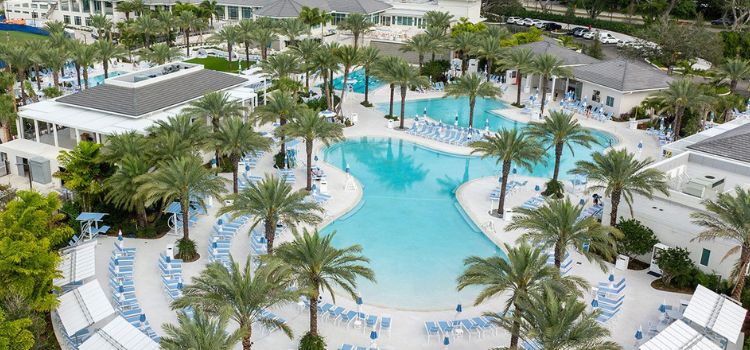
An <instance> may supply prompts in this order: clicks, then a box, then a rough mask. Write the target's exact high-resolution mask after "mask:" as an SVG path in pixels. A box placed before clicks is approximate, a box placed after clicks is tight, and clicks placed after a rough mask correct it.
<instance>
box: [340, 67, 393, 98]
mask: <svg viewBox="0 0 750 350" xmlns="http://www.w3.org/2000/svg"><path fill="white" fill-rule="evenodd" d="M353 81H355V82H354V83H352V82H353ZM346 84H347V85H351V86H352V88H353V89H354V92H356V93H360V94H364V93H365V70H364V69H358V70H355V71H353V72H351V73H349V79H348V80H347V81H346ZM343 85H344V77H343V76H340V77H338V78H336V79H333V88H334V89H336V90H341V87H342V86H343ZM369 85H370V88H369V89H370V92H372V91H373V90H375V89H377V88H379V87H381V86H382V85H383V82H381V81H380V80H378V79H377V78H375V77H373V76H372V75H371V76H370V80H369Z"/></svg>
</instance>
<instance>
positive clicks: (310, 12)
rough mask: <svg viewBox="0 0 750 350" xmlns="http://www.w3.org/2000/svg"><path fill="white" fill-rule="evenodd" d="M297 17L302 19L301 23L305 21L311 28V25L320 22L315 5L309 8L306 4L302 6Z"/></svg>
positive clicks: (318, 12)
mask: <svg viewBox="0 0 750 350" xmlns="http://www.w3.org/2000/svg"><path fill="white" fill-rule="evenodd" d="M298 18H299V19H300V20H301V21H302V23H305V24H306V25H307V26H308V28H310V29H312V27H314V26H316V25H318V24H320V22H321V17H320V9H319V8H317V7H314V8H310V7H307V6H302V9H301V10H300V12H299V17H298ZM321 34H322V31H321ZM322 38H323V37H322V36H321V39H322Z"/></svg>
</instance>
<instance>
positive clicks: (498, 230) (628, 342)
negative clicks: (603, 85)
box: [96, 87, 689, 350]
mask: <svg viewBox="0 0 750 350" xmlns="http://www.w3.org/2000/svg"><path fill="white" fill-rule="evenodd" d="M514 91H515V90H514V87H511V88H510V89H509V92H514ZM442 95H443V93H441V92H426V93H414V92H409V94H408V95H407V100H411V99H417V98H437V97H442ZM509 95H514V94H510V93H509ZM396 96H397V102H396V104H395V106H394V107H395V108H396V110H397V111H398V107H397V106H398V92H397V93H396ZM362 99H363V96H362V95H361V94H357V93H353V94H352V93H348V94H347V97H346V100H345V101H344V106H343V112H344V114H345V115H350V114H351V113H357V114H358V116H359V123H358V124H357V125H355V126H353V127H349V128H346V129H345V136H346V137H347V138H358V137H363V136H369V137H393V138H400V139H404V140H407V141H411V142H415V143H418V144H421V145H424V146H427V147H430V148H433V149H436V150H439V151H444V152H452V153H457V154H469V153H470V149H469V148H467V147H458V146H452V145H447V144H443V143H439V142H437V141H432V140H427V139H424V138H421V137H418V136H413V135H408V134H406V133H404V132H403V131H398V130H394V129H389V128H387V127H386V125H387V121H386V119H384V118H383V113H381V112H380V111H378V110H377V109H376V108H375V107H372V108H365V107H363V106H362V105H360V103H359V102H360V101H362ZM370 101H371V102H373V103H378V102H387V101H388V88H387V87H383V88H380V89H377V90H375V91H374V92H372V94H371V96H370ZM510 108H511V109H506V110H503V111H501V114H503V115H505V116H506V117H508V118H511V119H514V120H519V121H522V122H528V121H529V116H527V115H522V114H521V113H520V112H518V110H515V109H513V108H512V107H510ZM406 123H407V127H408V126H409V125H410V123H411V120H407V121H406ZM581 124H582V125H584V126H586V127H592V128H596V129H601V130H604V131H607V132H609V133H612V134H614V135H617V136H618V138H619V139H620V142H619V143H618V144H617V145H616V146H615V147H626V148H628V149H630V150H635V147H636V144H637V143H638V142H639V141H641V140H642V141H643V142H644V144H645V147H644V156H652V157H656V155H657V152H658V145H657V144H656V141H655V140H653V139H652V138H650V137H648V136H646V135H645V132H642V131H634V130H629V129H627V127H626V125H625V124H626V123H615V122H606V123H600V122H597V121H594V120H590V119H586V118H583V119H581ZM321 147H322V146H321V145H320V144H317V145H316V152H315V154H318V155H320V154H321V153H320V148H321ZM272 153H274V152H268V153H267V154H266V155H265V156H264V157H263V158H262V159H260V161H259V162H258V167H257V168H256V169H254V170H253V175H261V174H263V173H272V174H275V171H274V169H273V168H272V159H271V154H272ZM320 158H322V157H320ZM319 165H320V166H322V167H323V168H324V170H325V171H326V173H327V174H328V184H329V185H328V187H329V192H330V193H331V194H332V195H333V199H332V200H330V201H328V203H326V204H325V206H324V207H325V209H326V217H325V221H326V222H329V221H330V220H334V219H335V218H336V217H338V216H340V215H343V214H345V213H346V212H348V211H349V210H350V209H352V208H353V207H355V206H356V205H357V203H358V202H359V200H360V198H361V196H362V192H361V188H360V186H359V185H358V184H357V186H356V189H355V190H346V189H345V188H344V184H345V183H346V174H344V172H342V171H341V170H339V169H337V168H335V167H333V166H331V165H329V164H325V163H324V162H322V161H321V162H320V164H319ZM294 172H295V175H296V177H297V183H296V184H295V188H302V187H303V186H304V183H305V181H304V180H305V172H304V168H298V169H295V170H294ZM223 176H225V177H227V178H229V175H228V174H223ZM528 180H529V182H530V183H529V185H527V186H526V187H524V188H523V189H521V190H519V191H517V192H516V193H514V194H512V195H511V196H510V197H509V199H508V206H509V207H512V206H516V205H519V204H521V203H522V202H523V201H525V200H526V199H528V198H530V197H531V196H533V195H534V193H533V192H534V191H533V184H535V183H540V184H541V183H543V182H544V181H545V179H540V178H528ZM496 186H497V182H496V179H495V178H494V177H486V178H480V179H476V180H473V181H470V182H469V183H466V184H463V185H462V186H461V187H460V189H459V190H458V193H457V198H458V201H459V202H460V204H461V205H462V206H463V208H464V209H465V211H466V212H467V213H468V215H469V216H470V217H471V218H472V219H473V220H474V221H475V222H476V224H477V226H480V227H482V229H483V231H484V232H485V234H487V235H488V237H489V238H490V239H492V240H493V241H494V242H495V243H497V244H503V243H508V244H511V245H512V244H514V242H515V240H516V239H517V237H518V236H519V235H520V233H519V232H506V231H505V229H504V227H505V224H506V222H504V221H503V220H500V219H497V218H494V217H491V216H490V215H489V214H488V210H489V208H490V202H489V199H488V198H487V193H488V192H489V191H490V190H491V189H492V188H494V187H496ZM227 188H231V187H230V186H228V187H227ZM213 202H214V203H213V206H212V207H211V208H209V210H208V213H207V215H202V216H200V219H199V220H198V221H197V223H196V224H195V225H194V226H193V227H191V238H192V239H194V240H195V241H196V242H197V249H198V252H199V253H200V254H201V258H200V259H199V260H198V261H196V262H193V263H189V264H184V266H183V274H184V277H185V278H186V280H187V283H189V279H190V278H191V277H193V276H196V275H198V274H199V273H200V271H201V270H202V269H203V268H204V267H205V265H206V263H207V245H208V243H207V241H208V237H209V235H210V232H211V226H212V225H213V223H214V222H215V220H216V217H215V214H216V211H217V210H218V206H219V205H220V202H219V201H218V200H214V201H213ZM488 222H492V226H493V227H494V230H490V229H489V226H488V224H487V223H488ZM324 224H325V223H324ZM324 224H323V225H324ZM319 227H322V225H320V226H319ZM243 231H244V232H246V231H247V228H243ZM177 238H178V237H177V236H171V235H167V236H164V237H162V238H159V239H153V240H143V239H130V238H128V239H126V240H125V244H126V245H127V246H130V247H136V248H137V252H136V264H135V270H136V273H135V286H136V295H137V298H138V301H139V303H140V304H141V307H142V308H143V310H144V312H145V314H146V316H147V319H148V320H149V322H150V323H151V326H152V327H153V328H154V330H156V332H157V333H158V334H160V335H163V334H164V333H163V331H162V329H161V326H162V325H163V324H165V323H175V322H176V315H175V313H174V312H173V311H171V310H170V308H169V305H168V302H167V298H166V296H165V295H164V293H163V291H162V290H161V281H160V276H159V272H158V269H157V260H158V256H159V253H160V252H161V251H163V249H164V248H165V247H166V246H167V245H168V244H171V243H173V242H174V241H175V240H176V239H177ZM290 239H291V235H290V234H288V233H287V234H284V235H282V236H281V237H280V239H279V240H278V241H280V242H283V241H287V240H290ZM113 243H114V238H112V237H100V238H99V243H98V245H97V251H96V254H97V255H96V259H97V266H99V267H100V268H98V269H97V273H96V277H97V279H98V280H99V282H100V283H101V285H102V286H103V287H104V289H105V291H107V294H109V291H108V287H107V286H108V272H107V269H106V267H105V266H106V265H107V261H108V259H109V257H110V254H111V251H112V247H113ZM248 247H249V238H248V236H247V235H246V234H243V233H239V234H237V235H236V236H235V238H234V240H233V242H232V247H231V252H232V255H233V256H234V258H235V259H236V260H237V261H239V262H241V263H244V261H245V259H246V258H247V256H248V255H249V249H248ZM572 257H573V259H574V261H575V262H576V265H575V267H574V268H573V272H572V273H573V274H574V275H578V276H581V277H584V278H585V279H586V280H588V281H589V282H590V283H591V284H594V285H595V284H596V283H598V282H601V281H605V280H606V276H607V274H608V272H603V271H601V270H600V269H599V267H598V266H596V265H594V264H591V263H589V262H587V261H586V260H585V259H584V258H582V257H581V256H578V255H577V254H572ZM610 269H612V267H610ZM616 275H617V276H618V277H619V276H624V277H626V278H627V284H628V287H627V289H626V293H627V296H626V298H625V304H624V306H623V310H622V313H621V315H620V316H619V317H617V318H615V319H614V320H612V321H611V323H610V324H609V326H610V327H614V328H612V335H613V339H614V340H616V341H618V342H619V343H621V344H623V345H624V346H625V347H626V348H632V346H633V341H632V336H633V333H634V332H635V330H636V329H637V328H638V326H639V325H642V326H643V327H644V328H645V327H647V323H648V321H649V320H655V319H656V318H657V316H658V311H657V307H658V304H659V303H661V302H662V301H664V300H666V301H667V302H668V303H672V304H677V303H678V301H679V299H683V298H686V296H685V295H682V294H676V293H666V292H660V291H656V290H653V289H651V288H650V286H649V283H650V282H651V281H652V280H653V279H654V278H653V277H651V276H649V275H647V274H646V273H645V272H644V271H617V273H616ZM586 298H587V299H586V301H587V302H588V301H590V295H588V294H587V295H586ZM688 298H689V297H688ZM324 300H325V301H331V296H326V297H325V298H324ZM504 302H505V298H503V297H498V298H494V299H492V300H489V301H487V302H485V303H484V304H482V305H480V306H471V305H464V311H463V313H462V315H461V317H472V316H479V315H480V314H481V313H482V312H484V311H487V310H495V311H499V310H501V309H502V307H503V304H504ZM336 304H337V305H340V306H343V307H346V308H348V309H356V305H355V303H354V301H352V300H351V299H350V298H347V297H343V296H337V298H336ZM362 310H363V312H365V313H368V314H369V313H374V314H377V315H380V316H382V315H390V316H391V317H392V318H393V330H392V334H391V335H390V337H389V336H388V335H387V334H381V335H380V339H379V341H378V345H379V346H380V348H382V349H415V350H421V349H425V350H426V349H436V348H438V347H439V348H442V345H438V344H441V339H442V338H440V339H435V338H433V339H431V342H430V344H428V343H427V342H426V336H425V331H424V321H427V320H453V319H454V318H456V314H455V311H452V310H445V311H409V310H396V309H387V308H378V307H374V306H371V305H367V301H366V300H365V305H364V306H363V307H362ZM274 312H275V313H277V314H278V315H280V316H281V317H283V318H285V319H287V320H288V322H289V325H290V326H291V328H292V330H293V331H294V334H295V338H294V339H292V340H290V339H288V338H287V337H286V336H284V335H283V334H282V333H280V332H274V333H271V334H267V333H264V332H262V331H260V330H258V329H255V330H254V336H253V342H254V345H255V346H254V348H255V349H269V350H271V349H273V350H276V349H293V348H296V344H297V342H298V339H299V337H300V336H302V335H303V334H304V333H305V331H306V330H307V326H308V314H307V312H306V311H304V310H300V309H299V308H298V306H297V305H296V304H291V305H287V306H284V307H281V308H279V309H277V310H274ZM319 324H320V332H321V334H322V335H323V336H325V338H326V341H327V343H328V345H329V347H328V348H329V349H338V348H339V346H340V345H341V344H342V343H349V344H354V345H360V346H368V345H369V344H370V340H369V337H368V336H369V331H368V330H363V329H352V328H346V327H343V326H337V325H333V324H332V323H330V322H328V321H325V320H321V321H320V323H319ZM231 327H235V326H234V325H232V326H231ZM508 339H509V335H508V334H507V333H506V332H502V331H501V332H500V334H499V335H497V336H487V337H484V338H482V339H471V340H470V341H468V340H467V339H451V346H450V347H451V348H452V349H467V350H468V349H482V348H489V347H496V346H507V344H508V343H507V342H508ZM236 348H237V349H239V348H240V345H239V344H238V345H237V347H236Z"/></svg>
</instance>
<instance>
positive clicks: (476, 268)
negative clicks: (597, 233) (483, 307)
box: [457, 242, 587, 349]
mask: <svg viewBox="0 0 750 350" xmlns="http://www.w3.org/2000/svg"><path fill="white" fill-rule="evenodd" d="M505 251H506V252H507V259H505V258H502V257H499V256H492V257H489V258H482V257H478V256H470V257H468V258H466V259H465V260H464V265H465V266H466V269H465V270H464V272H463V273H462V274H461V276H459V277H458V287H457V289H458V290H459V291H460V290H463V289H464V288H467V287H470V286H481V287H483V289H482V291H481V292H479V295H477V297H476V299H474V305H479V304H481V303H483V302H485V301H487V300H488V299H491V298H494V297H497V296H501V295H509V297H508V299H507V300H506V302H505V309H504V310H503V312H502V313H503V314H506V315H507V314H509V311H510V310H513V313H512V314H513V315H512V316H511V321H510V323H511V324H510V327H508V328H510V329H509V331H510V348H511V349H515V348H516V347H517V346H518V338H519V335H520V328H521V315H523V313H524V309H523V306H524V301H528V300H530V299H531V298H532V295H533V294H538V293H541V292H543V291H544V289H545V288H546V287H552V288H555V289H557V290H560V291H564V292H569V290H575V288H576V286H581V287H585V286H586V285H587V283H586V281H585V280H583V279H581V278H579V277H560V274H559V273H558V271H557V269H555V268H554V267H552V266H550V265H547V255H546V254H544V253H543V252H542V251H541V250H539V249H536V248H533V247H531V246H530V245H529V244H528V243H526V242H522V243H521V244H519V245H518V246H516V247H512V246H510V245H508V244H505Z"/></svg>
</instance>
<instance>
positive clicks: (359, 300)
mask: <svg viewBox="0 0 750 350" xmlns="http://www.w3.org/2000/svg"><path fill="white" fill-rule="evenodd" d="M361 312H362V297H357V313H361Z"/></svg>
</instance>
